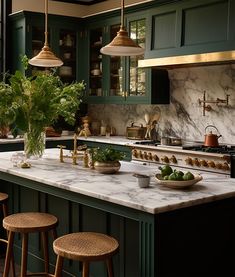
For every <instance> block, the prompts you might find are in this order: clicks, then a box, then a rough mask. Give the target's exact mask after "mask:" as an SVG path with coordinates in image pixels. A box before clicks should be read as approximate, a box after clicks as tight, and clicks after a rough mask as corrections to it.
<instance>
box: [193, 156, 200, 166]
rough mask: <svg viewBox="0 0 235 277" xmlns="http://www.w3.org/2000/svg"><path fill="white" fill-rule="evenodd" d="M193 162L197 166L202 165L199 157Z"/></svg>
mask: <svg viewBox="0 0 235 277" xmlns="http://www.w3.org/2000/svg"><path fill="white" fill-rule="evenodd" d="M192 162H193V164H195V165H196V166H200V162H199V160H198V158H195V159H194V160H193V161H192Z"/></svg>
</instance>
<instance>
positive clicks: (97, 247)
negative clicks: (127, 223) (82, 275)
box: [53, 232, 119, 261]
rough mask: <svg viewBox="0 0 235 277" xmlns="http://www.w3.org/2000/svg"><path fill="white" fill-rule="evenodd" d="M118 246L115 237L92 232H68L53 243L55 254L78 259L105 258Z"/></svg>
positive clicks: (94, 259) (93, 259)
mask: <svg viewBox="0 0 235 277" xmlns="http://www.w3.org/2000/svg"><path fill="white" fill-rule="evenodd" d="M118 246H119V245H118V242H117V240H116V239H114V238H112V237H110V236H107V235H105V234H100V233H92V232H79V233H72V234H68V235H65V236H62V237H59V238H58V239H56V240H55V241H54V243H53V248H54V251H55V253H56V254H57V255H59V256H62V257H65V258H68V259H72V260H79V261H97V260H105V259H107V258H108V257H110V256H111V255H113V254H114V253H115V252H116V251H117V250H118Z"/></svg>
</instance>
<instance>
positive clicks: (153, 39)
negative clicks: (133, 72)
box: [145, 0, 235, 58]
mask: <svg viewBox="0 0 235 277" xmlns="http://www.w3.org/2000/svg"><path fill="white" fill-rule="evenodd" d="M234 16H235V1H234V0H197V1H196V0H187V1H186V0H184V1H178V2H177V3H172V4H168V5H161V6H159V7H158V8H152V9H151V10H150V11H149V16H148V26H150V28H149V29H148V32H147V36H146V52H145V58H157V57H165V56H177V55H187V54H196V53H206V52H217V51H226V50H232V49H234V48H235V21H234Z"/></svg>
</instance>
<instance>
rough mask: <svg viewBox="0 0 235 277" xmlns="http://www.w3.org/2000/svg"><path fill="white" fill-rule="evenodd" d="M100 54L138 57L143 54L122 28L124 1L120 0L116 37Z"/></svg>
mask: <svg viewBox="0 0 235 277" xmlns="http://www.w3.org/2000/svg"><path fill="white" fill-rule="evenodd" d="M100 52H101V53H102V54H105V55H110V56H139V55H143V54H144V49H143V48H142V47H140V46H139V45H137V44H136V43H135V42H134V41H133V40H132V39H131V38H130V37H129V36H128V33H127V31H126V28H125V26H124V0H121V26H120V30H119V31H118V32H117V35H116V37H115V38H114V39H113V40H112V41H111V42H110V43H109V44H108V45H106V46H104V47H102V48H101V49H100Z"/></svg>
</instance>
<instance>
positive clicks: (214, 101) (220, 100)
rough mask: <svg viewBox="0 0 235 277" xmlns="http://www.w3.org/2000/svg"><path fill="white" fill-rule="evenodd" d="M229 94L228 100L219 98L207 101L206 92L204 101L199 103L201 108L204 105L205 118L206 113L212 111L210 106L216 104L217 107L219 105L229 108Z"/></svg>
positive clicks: (199, 100)
mask: <svg viewBox="0 0 235 277" xmlns="http://www.w3.org/2000/svg"><path fill="white" fill-rule="evenodd" d="M229 96H230V95H229V94H226V99H220V98H217V99H216V100H206V91H204V92H203V99H202V100H201V99H198V103H199V105H200V106H201V105H202V109H203V113H202V115H203V116H205V114H206V111H207V112H210V111H211V110H212V107H211V105H208V104H216V105H217V106H219V104H225V106H228V100H229Z"/></svg>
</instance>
